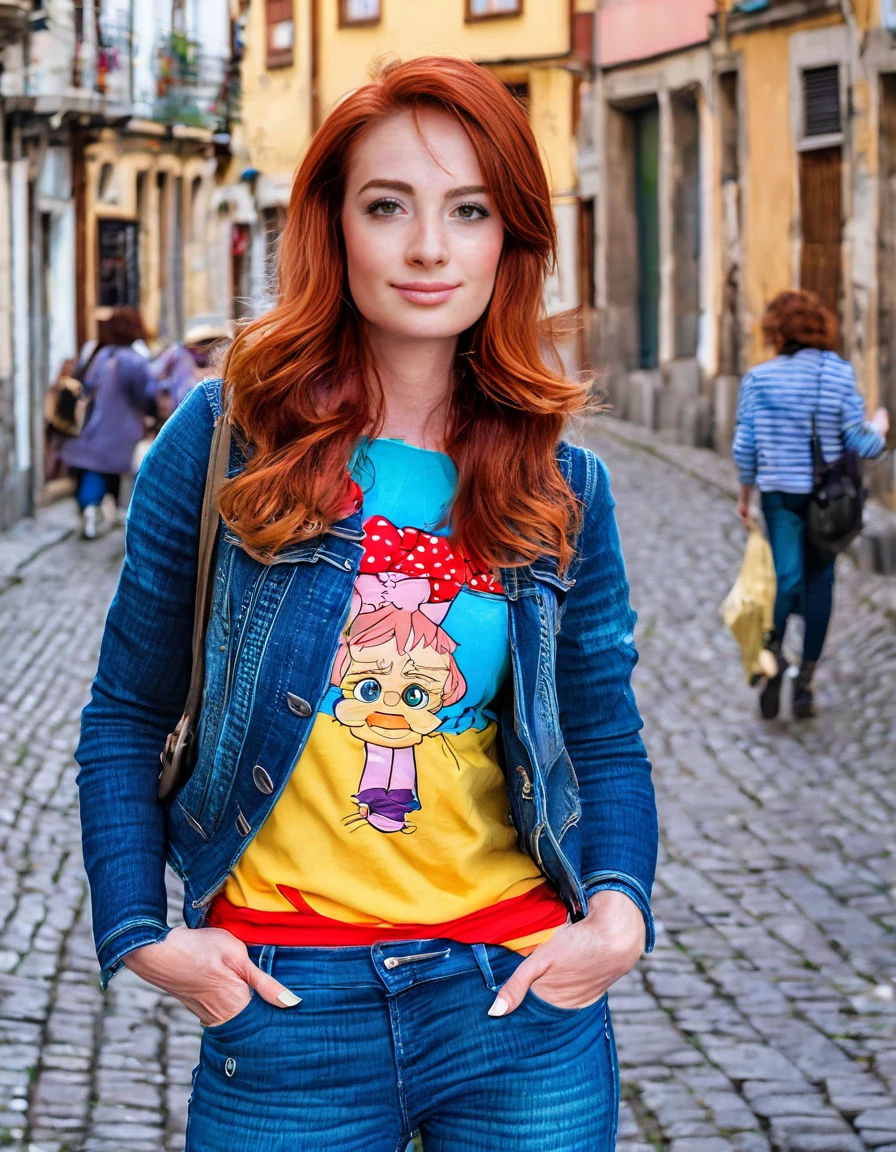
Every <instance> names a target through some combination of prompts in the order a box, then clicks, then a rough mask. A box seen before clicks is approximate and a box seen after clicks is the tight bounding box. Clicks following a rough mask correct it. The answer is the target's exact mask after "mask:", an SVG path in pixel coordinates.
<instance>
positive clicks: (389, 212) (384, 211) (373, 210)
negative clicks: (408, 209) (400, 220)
mask: <svg viewBox="0 0 896 1152" xmlns="http://www.w3.org/2000/svg"><path fill="white" fill-rule="evenodd" d="M400 211H401V205H400V204H399V203H398V201H397V200H375V201H374V202H373V204H371V205H370V207H369V208H368V209H367V212H368V214H369V215H371V216H397V215H398V213H399V212H400Z"/></svg>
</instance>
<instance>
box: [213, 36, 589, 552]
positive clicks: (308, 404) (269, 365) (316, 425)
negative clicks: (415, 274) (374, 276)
mask: <svg viewBox="0 0 896 1152" xmlns="http://www.w3.org/2000/svg"><path fill="white" fill-rule="evenodd" d="M430 109H435V110H439V111H442V112H446V113H448V114H449V115H451V116H453V117H455V118H456V120H457V121H458V122H459V123H460V124H461V125H462V126H463V128H464V129H465V130H466V132H467V135H468V136H469V138H470V141H471V143H472V145H473V148H474V149H475V151H476V155H477V158H478V160H479V165H480V167H481V169H482V173H483V177H484V180H485V183H486V185H487V186H488V189H489V191H490V193H491V195H492V196H493V197H494V200H495V204H496V206H497V209H498V211H499V212H500V214H501V217H502V219H503V221H504V226H505V236H504V245H503V248H502V252H501V256H500V261H499V265H498V270H497V276H496V280H495V288H494V292H493V294H492V298H491V301H490V303H489V305H488V307H487V309H486V311H485V313H484V314H483V315H482V316H481V317H480V318H479V320H478V321H477V322H476V323H475V324H474V325H473V326H472V327H471V328H470V329H469V330H467V331H466V332H464V333H462V334H461V336H460V338H459V341H458V349H457V353H458V355H457V372H456V381H457V382H456V385H455V387H454V390H453V393H452V395H451V397H450V406H449V411H448V414H447V423H446V434H445V451H446V452H447V453H448V455H449V456H450V457H451V458H452V460H453V461H454V463H455V465H456V467H457V472H458V482H457V490H456V493H455V497H454V500H453V503H452V509H451V530H452V536H453V538H454V540H455V541H456V543H457V546H458V548H459V550H460V551H461V552H462V553H463V554H464V555H465V556H466V557H468V558H469V559H475V560H476V561H478V562H479V563H481V564H482V565H483V567H488V568H496V567H498V566H501V565H504V566H516V565H520V564H525V563H529V562H530V561H532V560H534V559H535V558H536V557H538V556H539V555H550V556H553V557H556V558H557V560H558V562H559V564H560V566H561V568H566V567H567V566H568V564H569V562H570V560H571V559H572V555H573V547H574V537H575V531H576V529H577V527H578V524H579V520H580V509H579V506H578V503H577V501H576V500H575V498H574V496H573V494H572V493H571V491H570V489H569V487H568V485H567V483H566V482H565V480H564V478H563V475H562V474H561V471H560V468H559V467H558V464H557V459H556V455H555V452H556V447H557V443H558V441H559V439H560V436H561V434H562V431H563V427H564V424H565V422H566V419H567V417H568V416H569V415H570V414H572V413H575V412H578V411H580V410H582V408H583V407H584V406H585V404H586V402H587V397H588V384H587V382H585V381H571V380H569V379H567V378H565V377H564V376H563V374H562V372H561V371H560V369H559V359H558V358H557V357H556V355H555V354H553V352H552V343H551V338H550V337H551V333H550V326H549V325H548V324H547V322H546V321H544V320H543V319H542V307H543V305H542V301H543V292H544V285H545V278H546V276H547V274H548V273H549V272H550V271H551V269H552V268H553V267H554V264H555V261H556V253H557V235H556V229H555V225H554V218H553V214H552V209H551V194H550V189H549V187H548V182H547V179H546V176H545V172H544V168H543V166H542V164H541V160H540V158H539V154H538V147H537V144H536V142H535V138H534V136H533V134H532V130H531V128H530V126H529V122H528V119H527V117H526V114H525V112H524V111H523V109H522V107H521V106H520V105H519V104H518V103H517V102H516V101H515V100H514V98H513V97H512V96H511V95H510V93H509V92H508V91H507V89H506V88H505V87H504V86H503V85H502V84H501V83H500V81H498V80H497V79H496V78H495V77H494V76H493V75H491V73H489V72H488V71H486V70H485V69H484V68H480V67H479V66H477V65H475V64H472V63H470V62H468V61H466V60H460V59H454V58H450V57H422V58H418V59H415V60H409V61H406V62H404V63H395V62H393V63H390V64H387V65H385V66H383V67H381V68H380V70H379V72H378V74H376V75H375V76H374V78H373V80H372V82H371V83H369V84H366V85H365V86H364V87H362V88H358V89H356V90H355V91H354V92H352V93H350V94H349V95H348V96H346V97H345V98H344V99H343V100H342V101H341V102H340V103H339V104H337V105H336V106H335V107H334V108H333V110H332V111H331V112H330V114H329V115H328V117H327V118H326V120H325V121H324V123H323V125H322V126H321V128H320V129H319V130H318V132H317V133H316V135H315V136H314V138H313V139H312V141H311V144H310V146H309V148H308V151H307V153H306V155H305V157H304V159H303V161H302V163H301V165H300V167H299V169H298V172H297V174H296V178H295V182H294V184H293V188H292V194H291V196H290V201H289V208H288V211H287V216H286V223H285V226H284V229H283V233H282V236H281V238H280V247H279V284H278V288H279V291H278V302H277V304H276V306H275V307H274V308H273V309H272V310H271V311H270V312H268V313H267V314H265V315H264V316H262V317H260V318H259V319H258V320H256V321H254V322H253V323H251V324H249V325H248V326H247V327H246V328H244V329H243V330H242V331H241V332H240V334H239V335H238V336H237V337H236V339H235V341H234V343H233V345H232V346H231V348H230V350H229V351H228V354H227V357H226V360H225V364H224V374H225V380H226V389H227V394H228V399H229V401H230V405H231V408H230V412H231V419H232V421H233V423H234V426H235V429H236V430H237V434H238V435H239V436H240V437H241V438H243V439H244V441H245V442H246V444H247V446H249V451H248V462H247V464H246V467H245V469H244V471H243V472H242V473H241V474H240V475H239V476H237V477H234V478H233V479H232V480H230V481H228V482H227V483H226V484H225V485H224V486H223V488H222V492H221V498H220V507H221V513H222V515H223V517H224V519H225V521H226V522H227V523H228V525H229V526H230V527H231V528H232V529H233V530H234V531H235V532H237V533H238V535H239V536H240V537H241V539H242V541H243V543H244V545H245V547H246V548H247V549H248V551H249V552H250V553H251V554H252V555H254V556H255V557H256V558H257V559H259V560H261V561H262V562H269V561H270V560H271V558H272V557H273V556H274V555H275V553H276V552H277V551H278V550H279V549H281V548H282V547H283V546H284V545H287V544H289V543H293V542H297V541H301V540H305V539H308V538H309V537H312V536H316V535H318V534H320V533H321V532H325V531H326V530H327V529H328V528H329V527H330V526H331V525H332V524H333V523H334V522H336V521H338V520H341V519H343V518H344V517H345V516H346V515H347V514H348V512H349V511H350V510H351V508H352V507H353V505H352V503H351V497H350V493H351V481H350V478H349V476H348V471H347V463H348V461H349V459H350V457H351V454H352V452H353V451H354V449H355V447H356V445H357V443H358V440H359V438H360V437H361V436H363V435H369V436H375V435H377V432H378V431H379V429H380V428H381V427H382V421H383V394H382V389H381V385H380V382H379V379H378V377H377V374H376V370H375V366H374V364H373V362H372V358H371V355H370V351H369V346H368V343H367V340H366V338H365V331H364V322H363V320H362V319H360V318H359V316H358V314H357V313H356V311H355V309H354V306H353V304H352V301H351V296H350V293H349V289H348V283H347V276H346V262H345V253H344V246H343V240H342V232H341V225H340V214H341V210H342V201H343V195H344V186H345V176H346V170H347V167H348V165H349V164H350V162H351V156H352V148H353V146H354V145H355V144H356V143H357V142H358V141H359V140H360V139H361V138H362V136H363V135H364V133H365V132H367V131H368V130H370V129H371V128H372V127H373V126H374V125H377V124H380V123H382V122H383V121H384V120H386V119H387V118H389V117H391V116H396V115H400V114H407V113H410V114H412V115H415V116H416V115H418V114H419V113H421V112H424V111H426V110H430ZM547 358H550V360H551V362H552V366H550V367H549V366H548V363H547V362H546V359H547Z"/></svg>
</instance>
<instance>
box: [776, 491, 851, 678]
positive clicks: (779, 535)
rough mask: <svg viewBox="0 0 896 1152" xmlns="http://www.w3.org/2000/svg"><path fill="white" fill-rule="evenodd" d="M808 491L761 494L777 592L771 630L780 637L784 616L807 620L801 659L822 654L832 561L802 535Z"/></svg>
mask: <svg viewBox="0 0 896 1152" xmlns="http://www.w3.org/2000/svg"><path fill="white" fill-rule="evenodd" d="M809 500H810V496H809V494H808V493H795V492H763V493H762V514H763V516H764V517H765V523H766V527H767V529H768V540H769V544H771V549H772V556H773V557H774V560H775V575H776V577H777V580H778V593H777V596H776V597H775V631H776V632H777V633H778V636H779V637H780V638H781V639H782V640H783V638H784V629H785V628H786V627H787V618H788V617H789V616H793V615H802V616H803V618H804V619H805V622H806V630H805V634H804V637H803V659H804V660H809V661H813V662H814V661H816V660H818V658H819V657H820V656H821V650H822V648H823V647H824V638H825V636H826V635H827V630H828V623H829V622H830V619H831V608H832V606H833V599H834V561H835V559H836V557H834V556H832V555H831V554H830V553H823V552H819V551H818V550H817V549H815V548H813V547H812V545H811V544H809V543H808V541H807V539H806V516H807V514H808V509H809Z"/></svg>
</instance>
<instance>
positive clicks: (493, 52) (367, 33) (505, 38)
mask: <svg viewBox="0 0 896 1152" xmlns="http://www.w3.org/2000/svg"><path fill="white" fill-rule="evenodd" d="M317 3H318V5H319V7H318V14H317V20H316V28H317V38H318V52H317V59H318V99H317V104H318V108H319V112H320V114H321V115H322V116H323V115H326V112H327V110H328V109H329V108H331V107H332V106H333V104H334V103H335V102H336V101H338V100H339V99H341V98H342V97H343V96H344V95H345V94H346V93H347V92H350V91H352V90H353V89H354V88H357V87H360V86H361V85H362V84H364V83H366V82H367V79H368V77H369V73H370V69H371V67H372V66H373V64H374V62H375V61H376V60H377V59H378V58H379V57H382V56H384V55H386V54H393V55H396V56H399V57H400V58H402V59H408V58H412V57H414V56H420V55H426V54H429V53H433V54H441V55H454V56H466V57H469V58H472V59H474V60H479V61H486V62H489V63H493V62H495V66H494V71H495V72H496V73H497V74H498V75H499V76H501V78H502V79H509V80H513V81H520V80H526V81H528V82H529V86H530V109H531V120H532V126H533V130H534V132H535V135H536V138H537V140H538V143H539V147H540V149H541V152H542V156H543V159H544V161H545V165H546V167H547V168H548V171H549V173H550V178H551V182H552V187H553V189H554V191H555V192H556V193H557V194H566V193H568V192H570V191H571V190H572V189H573V188H574V187H575V184H576V173H575V142H574V138H573V121H572V117H573V99H574V93H573V85H574V78H573V77H572V75H571V74H570V73H568V72H567V71H566V70H565V69H564V68H562V67H550V66H549V65H539V64H537V63H534V64H533V65H531V66H526V67H525V68H521V67H520V66H519V65H513V66H510V67H508V66H506V65H505V66H503V67H502V66H501V65H500V64H498V63H496V62H499V61H502V60H528V59H530V58H536V60H537V59H538V58H542V59H544V58H550V57H552V56H555V57H558V58H562V57H564V56H565V55H566V54H567V53H568V51H569V47H570V4H569V0H538V2H535V0H527V3H525V4H524V10H523V15H522V16H520V17H512V18H506V19H505V18H499V19H493V20H482V21H474V22H471V23H469V24H467V23H465V22H464V19H463V13H464V4H463V0H452V2H451V3H443V2H441V0H439V2H438V3H429V2H422V0H384V4H383V19H382V21H381V22H380V23H379V24H376V25H374V26H373V27H362V28H340V27H339V26H338V0H317ZM594 3H595V0H575V4H576V10H577V11H585V12H587V11H592V10H593V8H594ZM310 4H311V0H294V13H295V28H296V38H295V58H294V61H293V65H292V67H290V68H277V69H273V70H271V71H268V70H267V68H266V39H265V37H266V29H265V6H264V4H263V3H259V2H258V0H255V2H253V3H252V4H250V6H249V16H248V24H247V29H246V55H245V58H244V61H243V68H242V75H243V113H242V126H241V129H240V133H239V143H240V147H241V150H242V149H245V162H246V163H248V164H250V165H251V166H252V167H254V168H257V169H258V170H259V171H260V172H261V173H262V174H264V175H266V176H276V175H283V174H286V173H291V172H292V171H293V170H294V169H295V167H296V165H297V164H298V162H299V160H300V159H301V157H302V155H303V153H304V151H305V148H306V147H307V145H308V141H309V139H310V135H311V131H312V92H311V68H312V59H311V35H312V19H311V8H310ZM241 162H242V161H241ZM234 172H235V168H234V169H232V171H231V174H230V178H231V179H233V178H234Z"/></svg>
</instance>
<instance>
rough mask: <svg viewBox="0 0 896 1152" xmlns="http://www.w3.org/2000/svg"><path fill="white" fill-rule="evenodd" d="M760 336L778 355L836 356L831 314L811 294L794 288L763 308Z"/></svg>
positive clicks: (836, 340) (836, 334) (837, 336)
mask: <svg viewBox="0 0 896 1152" xmlns="http://www.w3.org/2000/svg"><path fill="white" fill-rule="evenodd" d="M762 335H763V336H764V337H765V340H766V343H767V344H770V345H771V346H772V348H774V349H775V351H776V352H777V353H778V354H779V355H780V354H782V353H783V354H784V355H793V353H794V352H798V351H799V350H800V349H801V348H820V349H821V350H822V351H823V352H835V351H836V350H837V346H838V344H839V340H840V334H839V331H838V324H837V317H836V316H835V315H834V314H833V312H831V311H830V309H828V308H825V306H824V305H823V304H822V302H821V301H820V300H819V298H818V297H817V296H816V295H815V293H814V292H805V291H803V290H802V289H796V288H794V289H790V290H789V291H787V292H779V293H778V295H777V296H776V297H775V298H774V300H772V301H771V303H770V304H768V305H766V309H765V313H764V314H763V317H762Z"/></svg>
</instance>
